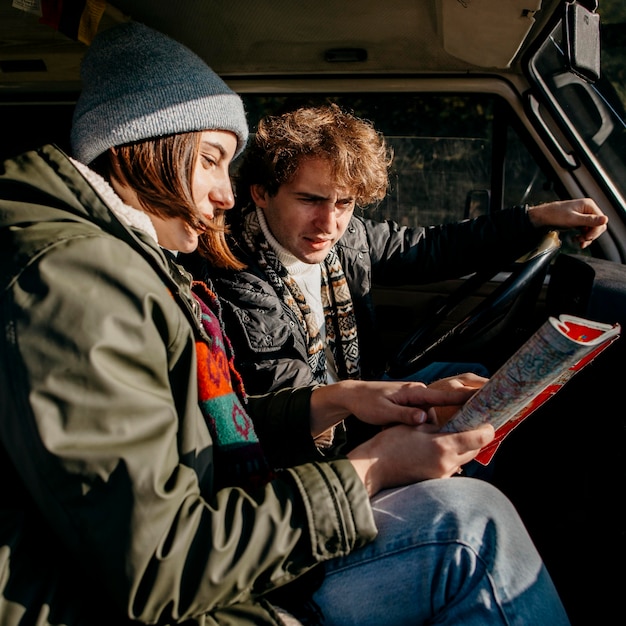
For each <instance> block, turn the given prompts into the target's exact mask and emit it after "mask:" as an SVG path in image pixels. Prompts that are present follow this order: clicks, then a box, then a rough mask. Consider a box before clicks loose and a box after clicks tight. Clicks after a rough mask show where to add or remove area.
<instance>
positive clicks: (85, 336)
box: [0, 146, 376, 626]
mask: <svg viewBox="0 0 626 626" xmlns="http://www.w3.org/2000/svg"><path fill="white" fill-rule="evenodd" d="M189 278H190V277H189V275H188V274H187V273H186V272H185V271H183V270H182V269H181V268H180V267H179V266H178V265H176V264H175V263H172V262H171V261H170V260H168V258H167V256H166V255H165V254H164V253H163V252H162V250H161V249H160V248H159V247H158V245H157V244H156V242H155V241H154V240H153V239H152V238H151V237H150V236H148V235H147V234H146V233H144V232H143V231H140V230H137V229H133V228H131V227H128V226H126V225H125V224H123V223H122V222H121V221H120V220H119V219H118V218H117V217H116V216H115V214H114V213H113V212H112V211H111V210H110V207H109V206H108V205H107V203H106V202H105V200H104V199H103V197H101V195H100V194H99V193H98V192H97V191H96V190H95V189H94V187H93V186H91V185H90V184H89V183H88V182H87V181H86V180H85V178H84V177H83V176H82V175H81V174H80V172H79V171H78V170H77V169H76V168H75V167H74V165H73V164H72V162H71V161H70V160H68V159H67V157H66V156H65V155H64V154H63V153H62V152H60V151H59V150H57V149H56V148H54V147H51V146H46V147H44V148H42V149H41V150H38V151H36V152H29V153H26V154H24V155H21V156H19V157H17V158H15V159H12V160H9V161H7V162H5V163H4V169H3V171H2V173H1V176H0V319H1V321H2V333H1V334H0V475H1V476H2V480H0V623H1V624H3V626H12V625H17V624H20V625H22V626H23V625H25V624H41V625H44V624H66V625H78V624H84V625H103V624H106V625H107V626H113V625H115V626H120V625H123V624H131V623H140V624H144V623H145V624H154V623H159V624H183V623H184V624H273V623H276V615H275V613H274V612H273V610H272V607H271V605H270V604H269V603H267V602H266V601H265V600H264V596H265V595H266V594H267V592H268V591H269V590H272V589H273V588H275V587H276V586H279V585H283V584H285V583H288V582H289V581H291V580H293V579H294V578H295V577H297V576H299V575H300V574H302V573H304V572H306V571H307V570H309V569H310V568H312V567H313V566H315V565H316V564H319V563H321V562H323V561H325V560H327V559H330V558H333V557H335V556H338V555H344V554H347V553H349V552H350V551H352V550H354V549H355V548H357V547H359V546H361V545H363V544H365V543H367V542H369V541H371V540H372V539H373V538H374V536H375V534H376V529H375V526H374V523H373V518H372V513H371V509H370V505H369V500H368V497H367V494H366V492H365V490H364V488H363V485H362V484H361V482H360V480H359V479H358V477H357V475H356V473H355V472H354V470H353V469H352V466H351V464H350V463H349V462H348V461H347V460H345V459H337V460H334V461H324V460H322V459H321V458H320V457H319V456H318V453H317V451H316V449H315V446H314V445H313V442H312V440H311V437H310V433H309V432H308V425H307V424H308V410H309V396H310V393H311V389H310V388H305V389H299V390H286V391H284V392H281V393H278V394H275V395H272V396H267V397H261V398H258V399H255V400H253V401H252V403H251V412H252V413H253V414H255V412H256V413H257V414H258V415H259V416H261V417H262V418H263V424H264V425H265V426H264V428H265V430H264V431H263V432H262V433H260V437H261V441H262V443H263V442H264V441H266V442H267V443H268V444H271V445H268V446H267V450H268V452H269V455H270V457H271V461H272V463H273V465H274V466H275V467H277V468H285V469H281V470H279V471H278V474H277V478H276V479H274V480H272V481H271V482H270V483H269V484H268V485H267V486H266V487H265V488H262V489H260V490H259V491H258V492H255V493H244V492H243V491H241V490H239V489H235V488H232V489H224V490H221V491H219V492H216V490H215V489H214V487H213V473H214V469H215V468H214V466H213V462H212V461H213V450H212V441H211V437H210V435H209V432H208V429H207V427H206V425H205V422H204V420H203V418H202V415H201V413H200V410H199V408H198V404H197V388H196V356H195V340H196V338H197V337H198V334H199V333H202V332H203V331H202V329H201V326H200V325H199V323H198V321H197V311H196V309H195V303H194V300H193V298H192V297H191V295H190V290H189ZM287 453H288V456H287Z"/></svg>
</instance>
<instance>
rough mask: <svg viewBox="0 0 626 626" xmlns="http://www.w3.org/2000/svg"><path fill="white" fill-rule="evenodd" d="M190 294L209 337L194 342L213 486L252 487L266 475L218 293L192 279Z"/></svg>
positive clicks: (269, 476)
mask: <svg viewBox="0 0 626 626" xmlns="http://www.w3.org/2000/svg"><path fill="white" fill-rule="evenodd" d="M193 294H194V296H195V298H196V300H197V301H198V303H199V304H200V309H201V311H202V326H203V328H204V330H205V332H206V334H207V335H208V336H209V338H210V341H209V342H206V341H202V340H197V341H196V353H197V359H198V396H199V405H200V410H201V411H202V414H203V415H204V418H205V420H206V423H207V425H208V427H209V432H210V433H211V437H212V438H213V441H214V444H215V452H214V458H215V464H216V465H217V466H218V467H219V468H220V471H219V472H216V486H217V488H218V489H219V488H221V487H224V486H238V487H244V488H245V487H256V486H259V485H263V484H265V483H266V482H267V481H268V480H269V479H270V478H271V473H270V471H269V468H268V465H267V462H266V460H265V457H264V456H263V452H262V450H261V445H260V443H259V440H258V439H257V436H256V433H255V431H254V426H253V424H252V420H251V419H250V416H249V415H248V413H247V410H246V408H245V407H246V405H247V400H246V394H245V390H244V387H243V382H242V380H241V376H240V375H239V373H238V372H237V370H236V369H235V367H234V362H233V352H232V347H231V344H230V342H229V340H228V337H227V336H226V335H225V334H224V332H223V329H222V326H221V323H220V319H221V314H220V305H219V301H218V299H217V296H216V295H215V294H214V293H213V292H212V291H211V290H210V289H209V288H208V286H207V285H206V284H205V283H202V282H194V283H193Z"/></svg>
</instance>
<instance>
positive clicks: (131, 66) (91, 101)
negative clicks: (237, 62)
mask: <svg viewBox="0 0 626 626" xmlns="http://www.w3.org/2000/svg"><path fill="white" fill-rule="evenodd" d="M81 79H82V93H81V95H80V97H79V98H78V102H77V103H76V108H75V110H74V119H73V122H72V131H71V142H72V151H73V153H74V157H75V158H76V159H77V160H78V161H82V162H83V163H86V164H88V163H91V161H93V160H94V159H95V158H96V157H97V156H99V155H100V154H102V153H103V152H106V151H107V150H108V149H109V148H112V147H114V146H119V145H122V144H125V143H131V142H133V141H141V140H144V139H152V138H156V137H162V136H164V135H171V134H175V133H184V132H190V131H203V130H228V131H231V132H233V133H235V135H237V151H236V154H235V156H237V155H239V154H240V153H241V151H242V150H243V148H244V146H245V144H246V141H247V139H248V125H247V122H246V116H245V112H244V108H243V103H242V101H241V98H240V97H239V96H238V95H237V94H236V93H235V92H234V91H232V90H231V89H230V88H229V87H228V86H227V85H226V83H225V82H224V81H223V80H222V79H221V78H220V77H219V76H218V75H217V74H216V73H215V72H214V71H213V70H212V69H211V68H210V67H209V66H208V65H206V63H205V62H204V61H203V60H202V59H200V57H198V56H197V55H196V54H195V53H194V52H192V51H191V50H190V49H189V48H186V47H185V46H183V45H182V44H180V43H179V42H177V41H174V40H173V39H171V38H169V37H167V36H166V35H164V34H162V33H159V32H157V31H155V30H153V29H151V28H149V27H147V26H145V25H143V24H140V23H138V22H125V23H124V24H120V25H117V26H114V27H112V28H109V29H107V30H105V31H103V32H102V33H100V34H98V35H97V36H96V37H95V38H94V40H93V42H92V44H91V46H90V47H89V48H88V49H87V52H86V53H85V57H84V59H83V62H82V65H81Z"/></svg>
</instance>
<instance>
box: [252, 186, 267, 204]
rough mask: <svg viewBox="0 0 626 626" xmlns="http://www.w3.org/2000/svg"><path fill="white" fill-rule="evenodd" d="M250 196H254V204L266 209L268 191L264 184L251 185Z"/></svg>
mask: <svg viewBox="0 0 626 626" xmlns="http://www.w3.org/2000/svg"><path fill="white" fill-rule="evenodd" d="M250 197H251V198H252V201H253V202H254V204H255V205H256V206H258V207H259V208H260V209H264V208H265V207H266V206H267V202H266V198H267V192H266V191H265V187H263V185H259V184H255V185H250Z"/></svg>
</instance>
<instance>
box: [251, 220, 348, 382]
mask: <svg viewBox="0 0 626 626" xmlns="http://www.w3.org/2000/svg"><path fill="white" fill-rule="evenodd" d="M243 239H244V241H245V243H246V245H247V246H248V249H249V250H250V252H251V253H252V254H253V255H254V257H255V259H256V261H257V262H258V264H259V266H260V267H261V269H262V270H263V271H264V272H265V274H266V276H267V278H268V281H269V282H270V284H271V285H272V287H273V288H274V290H275V291H276V293H277V294H278V296H279V297H280V298H281V299H282V300H283V302H285V304H286V305H287V306H288V307H289V308H290V309H291V310H292V311H293V313H294V314H295V316H296V318H297V319H298V320H299V321H300V325H301V326H302V329H303V331H304V333H305V336H306V339H307V356H308V362H309V367H310V368H311V372H312V373H313V377H314V378H315V380H316V381H317V382H319V383H322V384H324V383H326V382H327V380H326V355H325V353H324V343H323V342H322V338H321V335H320V331H319V328H318V325H317V323H316V321H315V316H314V314H313V312H312V311H311V308H310V307H309V305H308V304H307V302H306V299H305V297H304V295H303V294H302V291H301V290H300V288H299V287H298V284H297V283H296V281H295V279H294V278H293V277H292V276H291V275H290V274H289V272H288V271H287V270H286V269H285V267H284V266H283V264H282V263H281V262H280V260H279V259H278V256H277V255H276V252H275V251H274V250H273V248H272V247H271V246H270V244H269V242H268V241H267V238H266V237H265V235H264V234H263V230H262V228H261V225H260V224H259V219H258V216H257V213H256V211H255V210H254V209H252V210H250V211H248V213H247V214H246V215H245V217H244V227H243ZM320 265H321V270H322V284H321V295H322V305H323V307H324V316H325V318H326V339H327V341H328V345H329V347H330V349H331V351H332V354H333V356H334V358H335V363H336V366H337V373H338V374H339V378H341V379H346V378H360V367H359V342H358V336H357V326H356V320H355V317H354V307H353V304H352V296H351V294H350V289H349V288H348V283H347V281H346V277H345V274H344V273H343V268H342V266H341V262H340V261H339V257H338V256H337V252H336V251H335V248H334V247H333V248H331V250H330V252H329V253H328V255H327V257H326V258H325V259H324V262H323V263H321V264H320Z"/></svg>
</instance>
